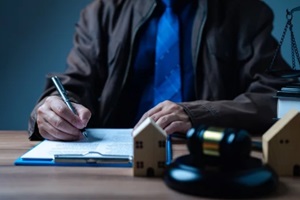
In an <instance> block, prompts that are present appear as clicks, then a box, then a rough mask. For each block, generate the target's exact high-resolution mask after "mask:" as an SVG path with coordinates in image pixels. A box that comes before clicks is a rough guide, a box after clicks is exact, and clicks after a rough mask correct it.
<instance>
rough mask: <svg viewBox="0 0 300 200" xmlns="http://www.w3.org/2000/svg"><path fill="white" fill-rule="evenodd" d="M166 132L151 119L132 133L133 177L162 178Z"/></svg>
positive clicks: (164, 162)
mask: <svg viewBox="0 0 300 200" xmlns="http://www.w3.org/2000/svg"><path fill="white" fill-rule="evenodd" d="M166 138H167V134H166V132H165V131H164V130H163V129H162V128H161V127H159V126H158V125H157V124H156V123H155V122H154V121H153V120H152V119H151V118H147V119H146V120H144V121H143V122H142V124H140V125H139V126H138V127H137V128H136V129H135V130H134V131H133V145H134V146H133V175H134V176H149V177H153V176H162V175H163V173H164V169H165V165H166Z"/></svg>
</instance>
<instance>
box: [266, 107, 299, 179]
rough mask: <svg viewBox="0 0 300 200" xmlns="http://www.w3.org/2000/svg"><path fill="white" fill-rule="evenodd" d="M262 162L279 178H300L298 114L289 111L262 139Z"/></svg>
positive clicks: (294, 111)
mask: <svg viewBox="0 0 300 200" xmlns="http://www.w3.org/2000/svg"><path fill="white" fill-rule="evenodd" d="M262 140H263V156H264V162H265V163H266V164H268V165H269V166H271V167H272V168H273V169H274V170H275V171H276V172H277V174H278V175H279V176H300V113H299V111H296V110H291V111H289V112H288V113H287V114H285V115H284V116H283V117H282V118H281V119H280V120H278V121H277V122H276V123H275V124H274V125H273V126H272V127H271V128H270V129H269V130H268V131H267V132H266V133H265V134H264V135H263V137H262Z"/></svg>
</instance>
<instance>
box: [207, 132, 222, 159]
mask: <svg viewBox="0 0 300 200" xmlns="http://www.w3.org/2000/svg"><path fill="white" fill-rule="evenodd" d="M224 130H225V129H224V128H218V127H209V128H208V129H207V130H205V131H204V133H203V143H202V149H203V154H204V155H208V156H220V141H221V140H222V138H223V136H224V133H223V132H224Z"/></svg>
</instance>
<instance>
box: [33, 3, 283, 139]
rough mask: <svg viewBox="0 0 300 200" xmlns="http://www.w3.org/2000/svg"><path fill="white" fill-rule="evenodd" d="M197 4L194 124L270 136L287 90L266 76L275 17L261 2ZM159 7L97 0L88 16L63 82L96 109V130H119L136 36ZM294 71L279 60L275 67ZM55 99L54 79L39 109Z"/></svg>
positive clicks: (82, 17)
mask: <svg viewBox="0 0 300 200" xmlns="http://www.w3.org/2000/svg"><path fill="white" fill-rule="evenodd" d="M197 1H198V9H197V12H196V18H195V22H194V25H193V33H192V38H191V41H192V60H193V68H194V73H195V77H196V80H195V93H196V100H195V101H191V102H183V103H180V105H182V106H183V107H184V108H185V111H186V113H187V114H188V115H189V117H190V120H191V122H192V124H193V126H197V125H199V124H208V125H215V126H224V127H236V128H244V129H247V130H249V131H254V132H263V131H265V130H266V129H267V128H269V127H270V126H271V125H272V123H273V120H272V119H273V118H274V117H276V99H274V98H273V95H274V94H275V91H276V90H277V89H278V88H280V87H281V86H282V85H283V84H285V81H284V80H281V79H278V78H275V77H272V76H270V75H268V74H266V73H265V71H266V69H267V68H268V67H269V65H270V63H271V60H272V56H273V54H274V50H275V48H276V47H277V42H276V41H275V39H274V38H273V37H272V35H271V31H272V23H273V13H272V12H271V10H270V9H269V7H267V6H266V5H265V4H264V3H263V2H261V1H259V0H243V1H241V0H209V1H208V0H197ZM156 6H157V3H156V1H155V0H96V1H94V2H92V3H91V4H90V5H88V6H87V7H86V8H85V9H84V10H83V11H82V13H81V15H80V20H79V22H78V23H77V24H76V32H75V37H74V47H73V49H72V50H71V52H70V54H69V57H68V59H67V64H68V65H67V69H66V72H65V73H64V74H60V75H59V77H60V78H61V79H62V82H63V84H64V85H65V87H66V89H67V90H68V91H69V94H70V96H71V97H72V99H73V101H76V102H79V103H81V104H83V105H84V106H86V107H87V108H89V109H90V110H91V111H92V118H91V121H90V123H89V126H90V127H118V122H119V121H120V120H122V119H119V116H120V115H118V110H116V104H117V103H118V101H119V100H120V95H121V94H122V92H123V89H124V87H125V86H126V83H127V80H128V76H129V72H130V69H131V68H132V61H133V59H134V57H133V56H132V55H133V52H134V51H135V45H134V44H135V41H136V34H137V32H138V30H139V28H140V27H141V25H142V24H143V23H145V22H146V20H147V19H148V18H149V17H150V16H151V13H152V12H153V11H154V10H155V8H156ZM287 67H288V66H287V64H286V63H285V62H284V61H283V60H282V58H281V57H280V56H279V57H278V59H277V60H276V62H275V65H274V69H284V68H287ZM52 94H55V88H54V87H53V85H52V83H51V82H50V81H49V79H48V80H47V84H46V89H45V92H44V93H43V95H42V96H41V98H40V100H39V101H40V103H41V102H42V101H43V99H44V98H45V97H46V96H48V95H52ZM126 103H130V102H124V104H125V105H126ZM38 106H39V104H37V105H36V106H35V108H34V110H33V111H32V113H31V117H30V120H29V134H30V138H31V139H40V136H39V133H38V129H37V127H36V113H35V112H36V108H37V107H38Z"/></svg>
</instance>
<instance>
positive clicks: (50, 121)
mask: <svg viewBox="0 0 300 200" xmlns="http://www.w3.org/2000/svg"><path fill="white" fill-rule="evenodd" d="M72 104H73V106H74V108H75V109H76V111H77V113H78V116H77V115H75V114H74V113H73V112H72V111H71V110H70V109H69V108H68V107H67V105H66V104H65V103H64V102H63V100H62V99H61V98H60V97H58V96H49V97H47V98H46V99H45V100H44V103H43V104H41V106H40V107H38V108H37V125H38V129H39V132H40V134H41V136H42V137H43V138H45V139H48V140H78V139H80V138H82V137H83V136H82V133H81V131H80V129H83V128H85V127H86V125H87V123H88V121H89V120H90V118H91V112H90V111H89V110H88V109H87V108H86V107H84V106H82V105H80V104H76V103H72Z"/></svg>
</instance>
